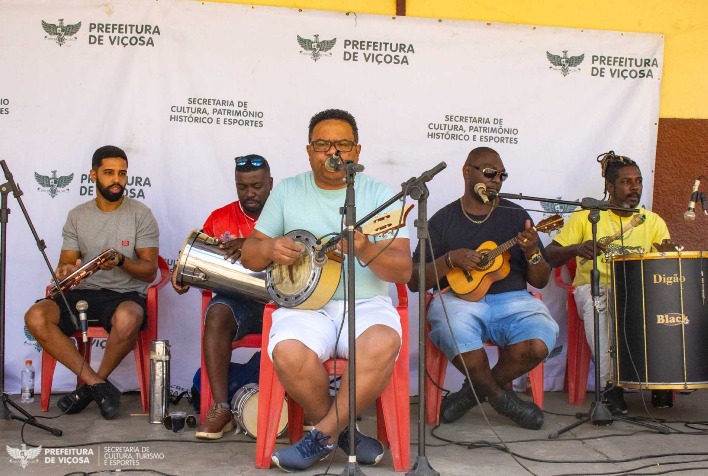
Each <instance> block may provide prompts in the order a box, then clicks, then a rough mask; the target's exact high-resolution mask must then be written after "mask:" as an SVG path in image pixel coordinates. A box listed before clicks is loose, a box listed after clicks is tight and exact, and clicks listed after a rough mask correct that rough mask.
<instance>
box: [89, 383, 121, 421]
mask: <svg viewBox="0 0 708 476" xmlns="http://www.w3.org/2000/svg"><path fill="white" fill-rule="evenodd" d="M91 394H92V395H93V399H94V400H96V403H97V404H98V407H99V408H100V409H101V416H102V417H103V418H105V419H106V420H110V419H111V418H113V417H114V416H116V413H118V410H119V409H120V390H118V389H117V388H116V387H115V386H114V385H113V384H112V383H111V382H108V381H106V382H105V383H97V384H94V385H91Z"/></svg>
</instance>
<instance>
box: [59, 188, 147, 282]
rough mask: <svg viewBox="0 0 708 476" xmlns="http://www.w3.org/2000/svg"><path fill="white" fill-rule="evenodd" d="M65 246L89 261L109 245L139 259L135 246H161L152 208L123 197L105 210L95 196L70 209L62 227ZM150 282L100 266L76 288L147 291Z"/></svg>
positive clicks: (132, 257)
mask: <svg viewBox="0 0 708 476" xmlns="http://www.w3.org/2000/svg"><path fill="white" fill-rule="evenodd" d="M62 236H63V237H64V243H63V244H62V250H69V251H79V252H80V253H81V262H82V263H86V262H88V261H89V260H91V259H93V258H95V257H96V256H98V255H99V254H100V253H101V252H103V251H104V250H106V249H108V248H113V249H115V250H116V251H119V252H120V253H122V254H124V255H125V256H126V258H130V259H136V258H137V257H138V255H137V254H136V253H135V249H136V248H158V247H159V245H160V231H159V229H158V227H157V221H155V217H154V216H153V215H152V212H151V211H150V209H149V208H148V207H147V206H146V205H145V204H143V203H142V202H139V201H137V200H135V199H132V198H130V197H123V202H122V203H121V205H120V207H118V208H117V209H116V210H114V211H112V212H103V211H101V210H100V209H99V208H98V207H97V206H96V200H91V201H88V202H86V203H83V204H81V205H79V206H77V207H76V208H74V209H73V210H71V211H70V212H69V216H68V217H67V219H66V223H65V224H64V229H63V230H62ZM148 286H149V283H146V282H145V281H141V280H139V279H136V278H133V277H132V276H130V275H129V274H128V273H126V272H125V271H123V270H122V269H120V268H118V267H115V268H113V269H112V270H110V271H103V270H100V271H98V272H96V273H95V274H94V275H93V276H91V277H89V278H87V279H85V280H83V281H82V282H81V284H79V285H78V286H77V289H102V288H104V289H110V290H112V291H117V292H129V291H137V292H139V293H141V294H145V292H146V290H147V287H148Z"/></svg>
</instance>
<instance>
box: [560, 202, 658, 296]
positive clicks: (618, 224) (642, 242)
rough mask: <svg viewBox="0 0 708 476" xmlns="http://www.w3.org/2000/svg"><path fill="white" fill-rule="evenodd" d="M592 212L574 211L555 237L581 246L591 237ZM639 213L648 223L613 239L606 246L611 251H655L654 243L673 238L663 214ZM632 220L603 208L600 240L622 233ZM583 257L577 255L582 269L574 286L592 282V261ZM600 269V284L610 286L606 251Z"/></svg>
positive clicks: (617, 252) (565, 243) (626, 252)
mask: <svg viewBox="0 0 708 476" xmlns="http://www.w3.org/2000/svg"><path fill="white" fill-rule="evenodd" d="M589 214H590V211H589V210H582V211H579V212H576V213H572V214H571V215H570V216H569V217H568V219H567V220H566V221H565V225H563V228H562V229H561V231H560V232H559V233H558V234H557V235H556V236H554V237H553V240H554V241H555V242H557V243H558V244H560V245H561V246H568V245H577V244H579V243H583V242H585V241H587V240H591V239H592V224H591V223H590V222H589V221H588V215H589ZM638 214H639V215H644V217H645V220H644V223H642V224H640V225H638V226H635V227H633V228H631V229H629V230H627V231H625V232H624V234H623V235H622V237H621V238H619V237H618V238H617V239H615V240H613V241H611V242H610V243H609V244H608V245H607V246H606V251H607V253H608V254H610V255H618V254H632V253H641V252H644V253H648V252H651V251H652V248H653V246H652V245H653V244H654V243H661V242H662V241H663V240H665V239H668V238H669V229H668V228H667V227H666V223H665V222H664V220H663V219H662V218H661V217H660V216H659V215H657V214H656V213H654V212H651V211H649V210H644V209H642V210H641V211H640V212H638ZM633 216H634V215H633ZM631 219H632V217H619V216H617V215H615V214H614V213H613V212H611V211H609V210H607V211H601V212H600V221H598V223H597V240H598V242H602V240H603V238H605V237H612V236H614V235H619V232H620V231H621V230H622V228H624V227H625V226H627V224H628V223H629V222H630V220H631ZM654 251H656V250H654ZM580 260H581V258H576V261H577V265H578V270H577V272H576V274H575V280H573V286H580V285H583V284H589V283H590V271H591V270H592V260H587V261H586V262H585V263H583V264H580ZM597 268H598V270H599V271H600V284H602V285H609V284H610V260H609V259H608V258H606V256H605V255H604V254H603V255H600V256H599V257H598V260H597Z"/></svg>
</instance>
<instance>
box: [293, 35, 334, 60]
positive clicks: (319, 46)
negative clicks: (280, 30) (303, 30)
mask: <svg viewBox="0 0 708 476" xmlns="http://www.w3.org/2000/svg"><path fill="white" fill-rule="evenodd" d="M297 42H298V43H299V44H300V46H301V47H302V49H303V51H300V53H301V54H303V55H310V57H311V58H312V61H317V60H319V59H320V58H321V57H322V56H332V53H327V51H329V50H331V49H332V48H334V45H335V44H336V43H337V39H336V38H332V39H331V40H321V41H320V35H315V38H314V39H312V40H311V39H309V38H303V37H301V36H300V35H297Z"/></svg>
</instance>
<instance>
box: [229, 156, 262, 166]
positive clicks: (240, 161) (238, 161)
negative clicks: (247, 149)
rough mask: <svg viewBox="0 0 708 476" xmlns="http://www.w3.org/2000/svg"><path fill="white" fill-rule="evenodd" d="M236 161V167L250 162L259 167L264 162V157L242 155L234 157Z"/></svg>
mask: <svg viewBox="0 0 708 476" xmlns="http://www.w3.org/2000/svg"><path fill="white" fill-rule="evenodd" d="M234 160H235V161H236V167H243V166H244V165H246V164H248V163H250V164H251V165H253V166H254V167H260V166H261V165H263V164H264V163H265V161H266V160H265V159H264V158H263V157H261V156H260V155H255V154H251V155H244V156H242V157H236V158H235V159H234Z"/></svg>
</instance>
